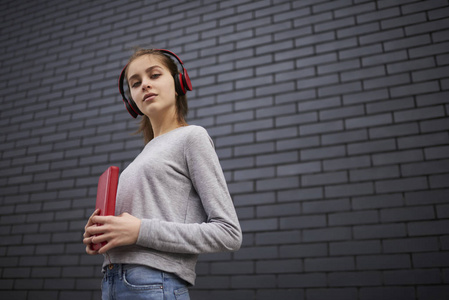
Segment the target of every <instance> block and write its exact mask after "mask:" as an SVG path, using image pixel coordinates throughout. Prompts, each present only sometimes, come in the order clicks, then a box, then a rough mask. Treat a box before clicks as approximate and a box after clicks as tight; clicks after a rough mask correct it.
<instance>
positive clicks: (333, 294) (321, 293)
mask: <svg viewBox="0 0 449 300" xmlns="http://www.w3.org/2000/svg"><path fill="white" fill-rule="evenodd" d="M306 294H307V299H310V300H322V299H332V298H337V299H347V300H352V299H358V298H357V295H358V293H357V289H355V288H338V289H332V288H324V289H308V290H307V292H306ZM297 299H301V298H297Z"/></svg>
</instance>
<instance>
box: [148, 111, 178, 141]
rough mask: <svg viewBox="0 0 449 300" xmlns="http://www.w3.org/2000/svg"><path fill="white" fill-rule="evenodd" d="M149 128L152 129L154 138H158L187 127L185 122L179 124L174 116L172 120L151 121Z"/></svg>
mask: <svg viewBox="0 0 449 300" xmlns="http://www.w3.org/2000/svg"><path fill="white" fill-rule="evenodd" d="M150 122H151V126H152V127H153V134H154V137H158V136H160V135H163V134H165V133H167V132H169V131H172V130H173V129H176V128H179V127H182V126H187V123H186V122H181V123H180V122H179V121H178V118H177V116H174V117H172V118H163V119H161V120H151V119H150Z"/></svg>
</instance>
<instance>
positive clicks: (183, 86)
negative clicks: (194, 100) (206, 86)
mask: <svg viewBox="0 0 449 300" xmlns="http://www.w3.org/2000/svg"><path fill="white" fill-rule="evenodd" d="M153 51H159V52H162V53H164V54H168V55H169V56H171V57H174V58H176V60H177V61H178V62H179V64H180V65H181V69H182V72H181V73H178V74H176V75H174V80H175V89H176V92H177V93H178V95H180V96H183V95H185V94H186V93H187V90H189V91H191V90H192V82H191V81H190V77H189V74H188V73H187V69H185V68H184V63H183V62H182V60H181V59H180V58H179V57H178V56H177V55H176V54H175V53H173V52H172V51H170V50H166V49H153ZM128 65H129V63H128V64H126V65H125V67H124V68H123V69H122V72H121V73H120V77H119V82H118V89H119V92H120V95H122V100H123V102H124V103H125V107H126V109H127V110H128V113H129V114H130V115H131V116H132V117H133V118H137V116H138V115H141V116H142V115H143V113H142V112H141V111H140V109H139V108H138V107H137V105H136V103H135V102H134V100H133V99H132V98H131V97H129V99H128V98H127V97H126V95H125V89H124V88H123V82H124V81H125V79H126V78H125V73H126V68H127V67H128Z"/></svg>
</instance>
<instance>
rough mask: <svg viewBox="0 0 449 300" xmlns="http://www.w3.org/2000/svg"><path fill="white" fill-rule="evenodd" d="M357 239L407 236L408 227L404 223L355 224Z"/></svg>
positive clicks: (355, 236)
mask: <svg viewBox="0 0 449 300" xmlns="http://www.w3.org/2000/svg"><path fill="white" fill-rule="evenodd" d="M353 231H354V238H355V239H376V238H393V237H405V236H406V228H405V225H404V224H400V223H398V224H385V225H360V226H355V227H354V229H353Z"/></svg>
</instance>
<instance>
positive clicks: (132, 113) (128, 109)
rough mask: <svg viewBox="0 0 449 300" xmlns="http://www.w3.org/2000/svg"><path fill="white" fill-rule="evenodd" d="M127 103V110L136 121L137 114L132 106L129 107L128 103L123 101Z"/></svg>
mask: <svg viewBox="0 0 449 300" xmlns="http://www.w3.org/2000/svg"><path fill="white" fill-rule="evenodd" d="M123 102H124V103H125V107H126V110H127V111H128V113H129V114H130V115H131V117H133V118H134V119H135V118H137V114H136V112H135V111H134V110H133V109H132V108H131V105H129V103H128V101H123Z"/></svg>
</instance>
